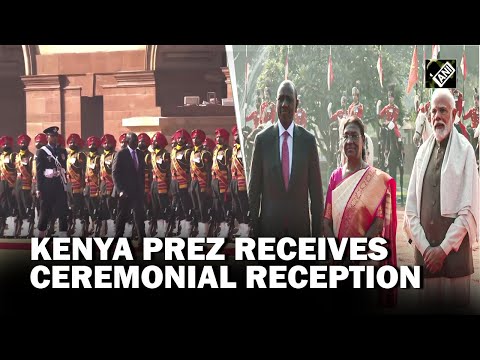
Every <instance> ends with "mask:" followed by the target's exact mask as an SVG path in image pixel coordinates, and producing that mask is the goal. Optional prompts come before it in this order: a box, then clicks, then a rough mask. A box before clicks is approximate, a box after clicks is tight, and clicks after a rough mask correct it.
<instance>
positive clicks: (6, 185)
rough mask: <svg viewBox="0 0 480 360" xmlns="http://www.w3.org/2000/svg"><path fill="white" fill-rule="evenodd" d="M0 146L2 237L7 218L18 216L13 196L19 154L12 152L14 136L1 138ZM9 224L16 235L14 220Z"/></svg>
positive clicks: (0, 225)
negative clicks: (0, 151) (16, 161)
mask: <svg viewBox="0 0 480 360" xmlns="http://www.w3.org/2000/svg"><path fill="white" fill-rule="evenodd" d="M0 148H1V150H2V153H1V154H0V237H2V236H3V235H4V230H5V228H6V226H7V218H9V217H11V216H16V213H17V205H16V202H15V198H14V196H13V190H14V188H15V182H16V180H17V169H16V166H15V160H16V157H17V154H16V153H14V152H12V148H13V138H12V137H10V136H2V137H1V138H0ZM8 225H9V226H8V227H10V226H12V228H11V235H14V231H13V230H14V229H13V226H14V224H13V222H12V223H11V224H8ZM9 230H10V229H9Z"/></svg>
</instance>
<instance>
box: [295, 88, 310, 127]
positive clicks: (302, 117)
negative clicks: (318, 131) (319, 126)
mask: <svg viewBox="0 0 480 360" xmlns="http://www.w3.org/2000/svg"><path fill="white" fill-rule="evenodd" d="M294 121H295V124H297V125H300V126H303V127H304V128H305V129H306V128H307V112H306V111H305V109H304V108H301V107H300V95H298V107H297V112H296V113H295V119H294Z"/></svg>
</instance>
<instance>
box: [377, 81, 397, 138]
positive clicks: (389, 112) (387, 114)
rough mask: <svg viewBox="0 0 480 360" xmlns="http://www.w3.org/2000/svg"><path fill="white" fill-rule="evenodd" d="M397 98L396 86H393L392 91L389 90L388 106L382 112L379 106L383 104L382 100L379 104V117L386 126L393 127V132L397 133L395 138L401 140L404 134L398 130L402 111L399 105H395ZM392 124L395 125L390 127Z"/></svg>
mask: <svg viewBox="0 0 480 360" xmlns="http://www.w3.org/2000/svg"><path fill="white" fill-rule="evenodd" d="M394 101H395V96H394V86H393V85H391V86H390V89H389V90H388V105H386V106H384V107H383V108H382V110H380V111H378V110H379V107H380V106H379V105H380V104H381V102H380V100H379V101H378V103H377V115H378V118H379V119H383V125H384V126H392V127H393V131H394V132H395V136H396V137H397V138H401V137H402V134H401V133H400V130H399V129H398V124H397V120H398V116H399V115H400V109H399V108H398V106H397V105H395V104H394ZM390 122H393V125H389V124H390Z"/></svg>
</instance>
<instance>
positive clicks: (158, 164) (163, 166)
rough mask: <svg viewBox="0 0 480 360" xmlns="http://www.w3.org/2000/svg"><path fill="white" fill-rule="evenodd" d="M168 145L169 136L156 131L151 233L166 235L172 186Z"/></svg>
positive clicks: (153, 158)
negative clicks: (169, 195) (169, 194)
mask: <svg viewBox="0 0 480 360" xmlns="http://www.w3.org/2000/svg"><path fill="white" fill-rule="evenodd" d="M167 145H168V142H167V138H166V137H165V135H163V134H162V133H161V132H156V133H155V134H154V135H153V137H152V149H153V151H152V154H151V156H152V158H151V159H152V167H153V169H152V190H151V191H152V215H153V219H152V225H153V227H152V228H150V235H151V236H155V235H156V234H157V231H158V233H159V234H160V237H164V236H165V231H166V228H167V224H166V221H167V218H168V217H167V215H168V211H169V201H168V189H169V187H170V181H171V172H170V163H171V159H170V154H169V152H168V151H167V150H166V149H165V147H166V146H167Z"/></svg>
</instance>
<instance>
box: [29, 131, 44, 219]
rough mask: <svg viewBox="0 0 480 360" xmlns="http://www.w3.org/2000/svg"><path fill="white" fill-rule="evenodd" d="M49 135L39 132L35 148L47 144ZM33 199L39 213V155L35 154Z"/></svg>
mask: <svg viewBox="0 0 480 360" xmlns="http://www.w3.org/2000/svg"><path fill="white" fill-rule="evenodd" d="M47 142H48V140H47V135H46V134H44V133H39V134H37V135H35V148H36V149H37V150H40V149H41V148H42V146H45V145H47ZM32 199H33V203H34V208H35V209H37V213H38V212H39V211H40V202H39V201H38V199H37V155H36V154H35V155H34V156H33V160H32Z"/></svg>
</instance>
